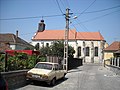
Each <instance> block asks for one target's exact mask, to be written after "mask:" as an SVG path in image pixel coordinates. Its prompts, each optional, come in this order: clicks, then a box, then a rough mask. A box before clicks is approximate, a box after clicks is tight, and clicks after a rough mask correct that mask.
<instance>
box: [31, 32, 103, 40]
mask: <svg viewBox="0 0 120 90" xmlns="http://www.w3.org/2000/svg"><path fill="white" fill-rule="evenodd" d="M64 35H65V30H44V31H43V32H37V33H36V34H35V35H34V36H33V38H32V40H33V41H36V40H62V39H64ZM76 39H77V40H104V38H103V36H102V35H101V34H100V32H76V30H69V40H76Z"/></svg>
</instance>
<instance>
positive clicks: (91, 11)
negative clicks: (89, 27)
mask: <svg viewBox="0 0 120 90" xmlns="http://www.w3.org/2000/svg"><path fill="white" fill-rule="evenodd" d="M119 7H120V5H118V6H114V7H110V8H105V9H101V10H96V11H90V12H84V13H83V14H87V13H98V12H103V11H107V10H111V9H115V8H119ZM74 14H81V13H74Z"/></svg>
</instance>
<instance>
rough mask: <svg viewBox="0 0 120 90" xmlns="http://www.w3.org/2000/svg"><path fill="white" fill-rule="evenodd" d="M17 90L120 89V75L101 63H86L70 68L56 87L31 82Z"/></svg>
mask: <svg viewBox="0 0 120 90" xmlns="http://www.w3.org/2000/svg"><path fill="white" fill-rule="evenodd" d="M17 90H120V76H118V75H115V73H113V72H111V71H109V70H107V69H106V68H104V67H103V66H101V65H99V64H84V65H83V66H80V67H78V68H77V69H72V70H70V71H69V72H68V74H67V75H66V78H65V80H58V81H57V83H56V85H55V86H54V87H49V86H48V85H46V83H37V84H32V83H31V84H28V85H27V86H24V87H21V88H19V89H17Z"/></svg>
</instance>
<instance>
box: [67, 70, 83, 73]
mask: <svg viewBox="0 0 120 90" xmlns="http://www.w3.org/2000/svg"><path fill="white" fill-rule="evenodd" d="M80 71H82V70H80V69H75V70H70V71H68V73H74V72H80Z"/></svg>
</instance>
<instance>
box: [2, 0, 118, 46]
mask: <svg viewBox="0 0 120 90" xmlns="http://www.w3.org/2000/svg"><path fill="white" fill-rule="evenodd" d="M57 1H58V3H59V6H60V8H59V6H58V4H57ZM92 3H93V4H92ZM67 7H68V8H70V9H71V10H70V12H72V13H73V14H72V15H71V18H70V21H71V23H70V28H71V29H73V28H76V30H77V31H79V32H97V31H99V32H100V33H101V34H102V35H103V37H104V39H105V40H106V41H107V42H108V43H109V44H111V43H112V42H113V41H120V0H0V33H14V34H15V33H16V30H18V31H19V37H21V38H22V39H24V40H26V41H29V42H30V41H31V38H32V36H33V35H34V33H35V32H36V31H37V28H38V23H39V22H40V20H41V19H42V16H43V19H44V20H45V24H46V30H60V29H65V16H64V15H62V14H63V13H65V11H66V8H67ZM114 7H116V8H114ZM109 8H110V9H109ZM60 9H61V10H62V12H61V11H60ZM106 9H107V10H106ZM101 10H103V11H101ZM93 11H98V12H94V13H87V12H93ZM80 13H82V14H80ZM53 15H60V16H54V17H45V16H53ZM74 16H78V18H77V19H73V17H74ZM28 17H35V18H28ZM13 18H16V19H13ZM18 18H28V19H18ZM6 19H7V20H6ZM9 19H10V20H9Z"/></svg>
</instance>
